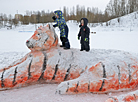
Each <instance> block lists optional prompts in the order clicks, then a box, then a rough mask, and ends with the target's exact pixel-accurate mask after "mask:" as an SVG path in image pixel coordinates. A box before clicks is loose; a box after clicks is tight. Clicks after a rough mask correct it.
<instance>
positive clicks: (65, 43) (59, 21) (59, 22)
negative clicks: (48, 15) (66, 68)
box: [52, 10, 70, 49]
mask: <svg viewBox="0 0 138 102" xmlns="http://www.w3.org/2000/svg"><path fill="white" fill-rule="evenodd" d="M54 13H55V15H56V16H53V17H52V19H53V20H54V21H55V22H56V24H55V25H53V27H59V29H60V40H61V42H62V45H60V47H64V49H70V43H69V40H68V31H69V30H68V26H67V25H66V22H65V19H64V17H63V13H62V11H60V10H57V11H54Z"/></svg>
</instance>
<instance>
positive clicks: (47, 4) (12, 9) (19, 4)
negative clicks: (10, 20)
mask: <svg viewBox="0 0 138 102" xmlns="http://www.w3.org/2000/svg"><path fill="white" fill-rule="evenodd" d="M109 1H110V0H0V13H4V14H7V15H9V14H12V15H14V14H15V13H17V10H18V13H19V14H23V15H24V14H26V10H29V11H42V10H45V11H48V10H50V11H54V10H57V9H60V8H61V9H62V8H63V6H66V7H69V8H72V7H73V6H75V7H76V5H78V4H79V5H80V6H85V7H98V8H99V9H100V10H102V11H104V9H105V7H106V5H107V4H108V3H109Z"/></svg>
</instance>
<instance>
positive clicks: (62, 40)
mask: <svg viewBox="0 0 138 102" xmlns="http://www.w3.org/2000/svg"><path fill="white" fill-rule="evenodd" d="M68 32H69V29H68V26H67V25H66V26H65V34H66V37H60V40H61V42H62V45H63V46H65V47H66V48H70V43H69V40H68Z"/></svg>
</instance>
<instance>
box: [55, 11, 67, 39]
mask: <svg viewBox="0 0 138 102" xmlns="http://www.w3.org/2000/svg"><path fill="white" fill-rule="evenodd" d="M54 13H55V14H56V15H58V16H59V18H56V20H55V22H56V24H55V26H56V27H57V26H58V27H59V29H60V36H61V37H66V34H65V26H66V22H65V19H64V17H63V13H62V11H60V10H57V11H54Z"/></svg>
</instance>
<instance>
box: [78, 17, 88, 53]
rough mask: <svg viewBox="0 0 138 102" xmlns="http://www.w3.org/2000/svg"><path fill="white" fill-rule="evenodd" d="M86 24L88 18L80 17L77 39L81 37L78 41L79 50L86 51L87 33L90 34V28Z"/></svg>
mask: <svg viewBox="0 0 138 102" xmlns="http://www.w3.org/2000/svg"><path fill="white" fill-rule="evenodd" d="M87 24H88V19H87V18H82V19H81V24H80V26H79V27H80V31H79V34H78V40H79V39H80V37H81V40H80V43H81V50H80V51H83V50H86V51H87V52H88V51H89V50H90V46H89V35H90V29H89V27H88V26H87Z"/></svg>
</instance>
